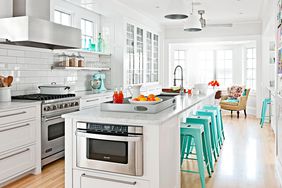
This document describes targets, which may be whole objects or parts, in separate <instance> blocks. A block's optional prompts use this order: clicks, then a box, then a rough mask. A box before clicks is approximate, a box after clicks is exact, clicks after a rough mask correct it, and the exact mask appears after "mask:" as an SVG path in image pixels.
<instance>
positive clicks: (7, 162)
mask: <svg viewBox="0 0 282 188" xmlns="http://www.w3.org/2000/svg"><path fill="white" fill-rule="evenodd" d="M9 104H10V105H7V103H6V104H5V105H7V108H6V109H4V108H0V169H1V170H0V187H1V186H2V185H5V183H6V182H7V181H12V180H13V179H14V178H17V177H18V176H21V175H22V174H24V173H27V172H28V173H33V174H39V173H40V172H41V103H31V104H30V103H26V104H25V105H23V104H21V103H20V102H11V103H9ZM17 104H18V105H17ZM17 106H19V107H17Z"/></svg>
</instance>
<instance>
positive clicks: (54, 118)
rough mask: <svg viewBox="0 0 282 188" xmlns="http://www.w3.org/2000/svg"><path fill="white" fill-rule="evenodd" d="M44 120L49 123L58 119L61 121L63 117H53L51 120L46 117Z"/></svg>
mask: <svg viewBox="0 0 282 188" xmlns="http://www.w3.org/2000/svg"><path fill="white" fill-rule="evenodd" d="M43 118H44V121H45V122H47V121H52V120H56V119H61V118H62V117H61V116H55V117H51V118H46V117H43Z"/></svg>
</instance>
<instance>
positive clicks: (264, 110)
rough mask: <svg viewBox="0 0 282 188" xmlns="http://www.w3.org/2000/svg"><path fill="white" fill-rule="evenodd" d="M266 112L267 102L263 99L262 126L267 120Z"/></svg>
mask: <svg viewBox="0 0 282 188" xmlns="http://www.w3.org/2000/svg"><path fill="white" fill-rule="evenodd" d="M265 113H266V102H265V101H263V104H262V111H261V123H260V124H261V128H263V124H264V121H265Z"/></svg>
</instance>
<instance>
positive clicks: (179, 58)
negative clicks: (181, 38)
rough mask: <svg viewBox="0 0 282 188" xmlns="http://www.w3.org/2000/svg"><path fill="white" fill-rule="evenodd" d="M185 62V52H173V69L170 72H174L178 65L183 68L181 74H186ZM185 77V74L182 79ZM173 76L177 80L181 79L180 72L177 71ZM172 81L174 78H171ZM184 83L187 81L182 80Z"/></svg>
mask: <svg viewBox="0 0 282 188" xmlns="http://www.w3.org/2000/svg"><path fill="white" fill-rule="evenodd" d="M185 61H186V58H185V50H175V51H174V55H173V67H172V68H173V70H172V72H173V71H174V69H175V67H176V66H178V65H180V66H181V67H182V68H183V72H186V67H185ZM185 75H186V74H184V77H185ZM175 76H176V78H177V79H178V78H181V72H180V71H177V72H176V75H175ZM173 79H174V77H173ZM184 81H187V79H186V78H184ZM173 84H174V83H173ZM176 85H178V83H176Z"/></svg>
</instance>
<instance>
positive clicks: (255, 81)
mask: <svg viewBox="0 0 282 188" xmlns="http://www.w3.org/2000/svg"><path fill="white" fill-rule="evenodd" d="M249 49H252V50H255V56H253V55H254V54H253V53H254V52H253V51H252V58H248V50H249ZM244 56H245V57H244V61H245V62H244V84H245V86H246V87H247V81H248V80H251V81H252V82H254V83H255V88H252V87H253V84H254V83H252V86H248V87H250V88H251V93H252V94H256V90H257V48H256V47H255V46H247V47H245V48H244ZM248 59H251V60H252V61H255V68H254V66H253V64H252V68H248ZM252 63H254V62H252ZM248 69H249V70H252V79H248V76H247V72H248ZM253 71H254V72H255V75H256V76H255V78H254V77H253V73H254V72H253Z"/></svg>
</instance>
